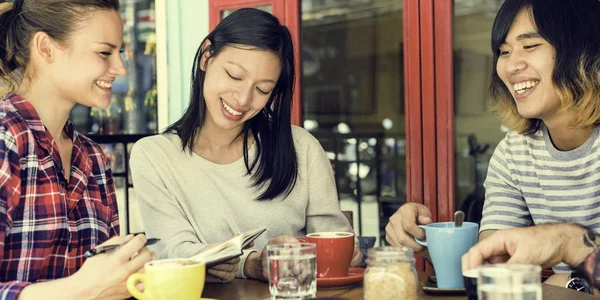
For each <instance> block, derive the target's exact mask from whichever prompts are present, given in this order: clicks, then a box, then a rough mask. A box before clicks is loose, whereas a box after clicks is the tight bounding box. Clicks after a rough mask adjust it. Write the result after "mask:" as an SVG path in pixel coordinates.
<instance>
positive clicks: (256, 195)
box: [131, 8, 360, 281]
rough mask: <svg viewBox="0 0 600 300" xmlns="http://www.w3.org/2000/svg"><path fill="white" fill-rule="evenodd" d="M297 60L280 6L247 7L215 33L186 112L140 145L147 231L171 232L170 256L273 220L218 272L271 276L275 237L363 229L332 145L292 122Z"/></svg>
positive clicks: (200, 56) (195, 74)
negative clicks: (339, 178) (346, 203)
mask: <svg viewBox="0 0 600 300" xmlns="http://www.w3.org/2000/svg"><path fill="white" fill-rule="evenodd" d="M294 71H295V70H294V52H293V45H292V39H291V35H290V32H289V31H288V29H287V28H286V27H285V26H282V25H281V24H280V23H279V21H278V20H277V18H276V17H274V16H273V15H271V14H269V13H266V12H263V11H260V10H257V9H251V8H247V9H240V10H237V11H235V12H233V13H232V14H231V15H229V16H228V17H226V18H225V19H224V20H223V21H222V22H221V23H220V24H219V25H218V26H217V27H216V28H215V29H214V30H213V31H212V32H211V33H210V34H209V35H208V36H207V37H206V38H205V39H204V41H203V42H202V44H201V45H200V47H199V49H198V52H197V54H196V58H195V61H194V65H193V71H192V89H191V99H190V105H189V107H188V109H187V111H186V112H185V114H184V115H183V117H182V118H181V119H180V120H178V121H177V122H175V123H174V124H173V125H171V126H170V127H169V128H167V130H166V131H165V132H164V133H163V134H161V135H158V136H153V137H149V138H146V139H143V140H141V141H140V142H138V143H137V144H136V145H135V146H134V148H133V150H132V156H131V168H132V173H133V181H134V184H135V186H136V194H137V196H138V199H139V200H138V201H139V205H140V209H141V215H142V218H143V222H144V226H145V231H146V233H147V234H148V236H150V237H157V238H160V239H161V242H160V243H159V244H158V245H157V247H156V248H155V249H154V250H156V251H157V253H158V254H159V256H160V257H190V256H192V255H194V254H196V253H198V252H199V251H200V250H201V249H202V248H204V247H206V246H207V245H208V244H210V243H216V242H220V241H223V240H225V239H227V238H229V237H231V236H232V235H234V234H236V233H241V232H246V231H250V230H253V229H256V228H259V227H265V228H267V232H266V233H265V234H263V235H262V236H261V237H259V238H258V239H257V240H256V241H255V246H254V248H253V249H248V250H244V255H242V257H241V259H235V260H232V261H230V262H228V263H225V264H221V265H218V266H215V267H213V268H212V269H210V270H209V271H208V272H209V274H212V275H214V276H216V277H217V278H220V279H221V280H223V281H230V280H232V279H233V278H234V276H235V277H238V278H246V277H250V278H256V279H261V280H266V277H267V269H266V267H265V266H266V253H265V251H264V247H265V245H266V244H267V243H278V242H286V241H290V242H292V241H293V242H295V241H297V240H296V239H295V238H294V236H295V237H299V236H304V235H305V234H306V233H309V232H317V231H352V229H351V227H350V224H349V223H348V221H347V219H346V218H345V217H344V215H343V214H342V212H341V211H340V206H339V202H338V197H337V191H336V187H335V181H334V177H333V172H332V168H331V164H330V162H329V160H328V158H327V155H326V153H325V152H324V151H323V148H322V147H321V145H320V144H319V142H318V141H317V140H316V139H315V138H314V137H313V136H312V135H310V134H309V133H308V132H307V131H306V130H304V129H302V128H300V127H296V126H292V125H291V107H292V93H293V86H294ZM270 238H272V239H271V240H269V239H270ZM355 254H356V255H355V260H354V261H355V263H354V264H358V262H359V261H360V252H359V251H358V248H355Z"/></svg>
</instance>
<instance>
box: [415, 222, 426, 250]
mask: <svg viewBox="0 0 600 300" xmlns="http://www.w3.org/2000/svg"><path fill="white" fill-rule="evenodd" d="M418 226H419V227H421V228H423V230H425V227H426V226H425V225H418ZM415 242H417V244H419V245H421V246H425V247H427V237H425V240H420V239H418V238H416V237H415Z"/></svg>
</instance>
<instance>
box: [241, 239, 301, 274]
mask: <svg viewBox="0 0 600 300" xmlns="http://www.w3.org/2000/svg"><path fill="white" fill-rule="evenodd" d="M283 243H298V239H296V238H295V237H293V236H290V235H282V236H278V237H276V238H272V239H270V240H269V242H268V243H267V245H274V244H283ZM244 275H245V276H246V277H248V278H253V279H258V280H262V281H268V280H269V266H268V260H267V246H265V248H264V249H263V250H262V252H261V253H258V252H252V253H250V255H248V258H246V263H245V264H244Z"/></svg>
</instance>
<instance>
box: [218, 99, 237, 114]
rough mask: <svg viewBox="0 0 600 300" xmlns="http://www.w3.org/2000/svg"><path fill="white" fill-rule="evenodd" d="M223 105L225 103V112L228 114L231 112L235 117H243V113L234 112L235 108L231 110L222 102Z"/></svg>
mask: <svg viewBox="0 0 600 300" xmlns="http://www.w3.org/2000/svg"><path fill="white" fill-rule="evenodd" d="M221 103H223V107H224V108H225V110H226V111H227V112H229V113H230V114H232V115H234V116H241V115H242V113H241V112H238V111H235V110H233V108H231V107H229V106H228V105H227V104H225V101H223V100H221Z"/></svg>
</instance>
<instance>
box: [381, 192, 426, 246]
mask: <svg viewBox="0 0 600 300" xmlns="http://www.w3.org/2000/svg"><path fill="white" fill-rule="evenodd" d="M431 222H433V221H432V220H431V212H430V211H429V209H428V208H427V207H426V206H425V205H423V204H418V203H413V202H410V203H406V204H404V205H402V206H401V207H400V209H398V211H397V212H396V213H394V215H392V216H391V217H390V222H389V223H388V225H387V226H386V227H385V239H386V240H387V242H388V243H390V245H392V246H405V247H409V248H412V249H413V250H415V252H420V251H422V250H423V249H425V247H423V246H421V245H419V244H417V242H415V240H414V238H415V237H416V238H418V239H424V238H425V232H424V231H423V229H421V228H419V226H417V225H427V224H429V223H431Z"/></svg>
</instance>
